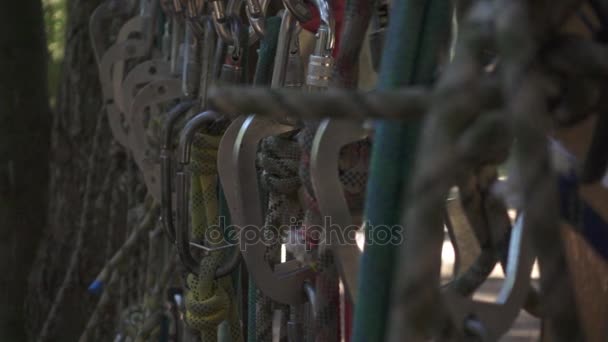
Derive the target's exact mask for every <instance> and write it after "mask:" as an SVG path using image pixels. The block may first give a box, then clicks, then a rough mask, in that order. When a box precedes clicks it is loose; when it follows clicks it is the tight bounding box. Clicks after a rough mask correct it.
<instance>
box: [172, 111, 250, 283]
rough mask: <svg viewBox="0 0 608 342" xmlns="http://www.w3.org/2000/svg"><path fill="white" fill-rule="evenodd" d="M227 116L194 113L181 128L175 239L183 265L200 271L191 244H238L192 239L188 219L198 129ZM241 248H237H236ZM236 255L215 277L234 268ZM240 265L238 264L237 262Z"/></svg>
mask: <svg viewBox="0 0 608 342" xmlns="http://www.w3.org/2000/svg"><path fill="white" fill-rule="evenodd" d="M223 120H225V119H224V118H223V116H222V115H220V114H218V113H216V112H213V111H207V112H203V113H201V114H198V115H196V116H195V117H193V118H192V119H191V120H190V121H188V123H187V124H186V126H185V127H184V129H183V130H182V132H181V135H180V139H179V157H178V159H177V162H178V164H177V172H176V181H175V188H176V224H177V229H176V235H177V236H176V238H177V240H176V242H177V250H178V253H179V256H180V259H181V261H182V263H183V265H184V266H185V267H186V269H188V271H189V272H191V273H194V274H198V272H199V271H198V267H199V265H200V263H199V261H198V260H197V259H196V258H195V257H194V256H193V255H192V252H191V250H190V248H191V247H195V248H197V249H200V250H203V251H204V252H205V253H213V252H217V251H222V250H225V249H227V248H231V247H235V246H234V245H232V244H225V245H222V246H214V247H208V246H206V245H205V244H204V243H199V242H193V241H190V236H189V234H188V227H189V224H188V222H189V219H188V217H189V216H188V208H189V206H188V203H189V200H188V194H189V192H188V191H187V185H188V176H189V174H188V172H187V171H186V169H187V167H188V165H189V164H190V162H191V154H192V144H193V141H194V137H195V135H196V133H198V132H200V131H205V130H207V129H209V128H210V127H212V126H214V125H219V126H222V125H225V123H222V121H223ZM237 251H238V249H237ZM232 260H233V258H229V261H228V262H227V264H230V267H220V268H218V270H216V273H215V277H216V278H221V277H224V276H226V275H228V274H230V272H232V271H233V269H234V267H235V265H233V264H232ZM237 265H238V264H237Z"/></svg>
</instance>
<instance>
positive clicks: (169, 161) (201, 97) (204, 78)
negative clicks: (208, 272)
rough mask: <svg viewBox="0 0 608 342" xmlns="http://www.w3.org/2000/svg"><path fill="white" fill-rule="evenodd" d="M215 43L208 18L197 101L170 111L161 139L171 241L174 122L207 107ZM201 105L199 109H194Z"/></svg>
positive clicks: (164, 216)
mask: <svg viewBox="0 0 608 342" xmlns="http://www.w3.org/2000/svg"><path fill="white" fill-rule="evenodd" d="M214 44H215V32H214V31H213V27H212V24H211V23H210V21H209V20H207V22H206V29H205V33H204V39H203V46H205V47H209V48H208V49H206V50H205V51H203V56H201V57H202V58H201V60H202V62H201V66H202V69H203V70H202V72H203V74H202V75H201V84H200V86H199V88H200V89H199V94H198V101H197V100H185V101H182V102H180V103H178V104H177V105H176V106H175V107H174V108H173V109H171V111H169V113H168V115H167V118H166V120H165V122H164V125H163V133H162V138H163V139H162V142H161V150H160V162H161V213H162V217H161V219H162V221H163V223H164V228H165V231H166V232H167V236H168V237H169V240H170V241H171V242H172V243H176V240H177V233H176V229H175V226H174V224H173V222H174V221H173V219H174V218H173V209H174V208H173V188H172V183H173V180H172V177H173V172H174V166H173V160H174V158H175V157H174V155H173V150H174V149H173V131H174V127H175V125H176V124H177V123H178V122H179V120H180V119H182V118H183V117H184V116H185V115H186V114H187V113H189V112H190V111H191V110H192V109H200V108H202V107H203V108H204V107H205V106H206V89H207V83H209V81H210V79H211V78H210V72H209V71H210V68H211V59H212V57H211V56H212V55H213V47H214ZM195 107H198V108H195Z"/></svg>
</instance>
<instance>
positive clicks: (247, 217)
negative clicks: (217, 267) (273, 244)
mask: <svg viewBox="0 0 608 342" xmlns="http://www.w3.org/2000/svg"><path fill="white" fill-rule="evenodd" d="M293 130H295V128H294V127H293V126H287V125H283V124H279V123H276V122H272V121H269V120H267V119H264V118H260V117H256V116H254V115H252V116H250V117H248V118H247V119H245V121H244V123H243V125H242V127H241V128H240V131H239V134H238V136H237V139H236V141H235V144H234V145H233V146H234V150H233V158H234V159H233V168H234V169H235V170H236V172H235V174H236V178H235V179H233V180H232V182H234V184H233V185H232V189H233V191H232V193H233V194H236V195H238V197H237V198H235V199H234V200H236V204H237V210H236V211H237V212H238V213H240V214H241V215H239V217H237V219H238V221H234V220H233V221H234V223H235V224H236V225H237V226H238V227H241V229H248V228H253V229H254V235H255V238H254V241H253V242H252V243H249V241H248V240H246V241H243V239H241V241H240V243H241V250H242V252H243V256H244V259H245V262H246V263H247V269H248V270H249V272H250V275H251V277H252V278H253V279H254V281H255V282H256V285H257V286H258V288H259V289H260V290H261V291H262V292H264V293H265V294H266V295H267V296H269V297H270V298H272V299H273V300H275V301H277V302H280V303H283V304H290V305H297V304H302V303H304V302H305V301H306V296H305V293H304V291H303V284H304V281H305V280H307V279H310V278H311V277H312V275H313V273H312V269H311V268H310V267H309V266H302V265H300V262H299V261H297V260H291V261H287V262H285V263H282V264H277V265H274V269H273V267H271V266H270V265H269V264H268V263H267V262H264V260H265V254H266V245H265V243H264V242H263V241H262V239H261V238H260V236H259V234H257V233H259V232H260V229H259V228H261V227H263V226H264V217H263V216H262V208H261V206H260V200H259V199H260V190H259V184H258V176H257V169H256V158H257V151H258V144H259V143H260V142H261V141H262V139H264V138H266V137H269V136H273V135H279V134H283V133H287V132H290V131H293ZM225 176H226V175H224V177H225ZM235 180H236V181H235ZM223 184H226V182H223ZM247 232H248V231H245V232H243V231H241V234H240V236H241V237H243V236H245V237H246V236H247Z"/></svg>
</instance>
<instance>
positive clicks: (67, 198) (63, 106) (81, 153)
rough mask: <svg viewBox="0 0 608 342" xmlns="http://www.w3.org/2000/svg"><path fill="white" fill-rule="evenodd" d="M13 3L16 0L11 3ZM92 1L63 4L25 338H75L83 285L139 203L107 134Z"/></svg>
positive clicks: (84, 299) (127, 165) (92, 302)
mask: <svg viewBox="0 0 608 342" xmlns="http://www.w3.org/2000/svg"><path fill="white" fill-rule="evenodd" d="M13 2H17V1H13ZM101 2H102V1H100V0H87V1H85V0H71V1H69V2H68V13H67V15H68V21H67V30H66V47H65V49H66V50H65V57H64V62H63V66H62V76H61V81H60V89H59V91H58V98H57V109H56V114H55V116H54V120H53V125H52V136H51V151H52V152H51V156H50V158H51V160H50V165H51V168H50V189H49V194H50V196H49V201H48V203H49V208H48V211H47V213H48V224H47V227H46V229H45V231H44V235H43V239H42V242H41V244H40V248H39V249H38V255H37V258H36V261H35V263H34V266H33V271H32V273H31V276H30V281H29V296H28V301H27V311H28V319H29V329H28V331H29V333H30V334H31V336H30V337H36V338H37V340H39V341H77V340H78V338H79V336H80V335H81V333H82V332H83V330H84V327H85V324H86V323H87V321H88V319H89V317H90V315H91V312H92V311H93V310H94V308H95V306H96V304H97V300H98V298H97V297H95V296H93V295H91V294H89V293H88V292H87V287H88V286H89V284H90V283H91V281H93V280H94V279H95V276H96V275H97V273H98V272H99V271H100V270H101V267H102V266H103V264H104V263H105V261H106V260H107V259H108V258H109V257H110V255H111V253H113V252H114V250H115V249H116V247H117V243H118V242H119V241H124V239H125V234H126V226H127V212H128V208H129V207H131V206H135V205H136V204H137V203H140V202H141V196H136V195H135V190H134V189H135V188H136V186H137V184H138V182H136V180H135V179H136V178H137V177H136V176H135V171H134V168H133V167H132V162H131V161H130V160H129V159H128V158H126V155H125V153H124V151H123V149H122V148H120V147H119V146H118V145H117V144H116V143H115V141H114V139H113V138H112V135H111V132H110V129H109V126H108V123H107V119H106V114H105V111H103V110H102V103H101V99H102V96H101V89H100V85H99V78H98V72H97V66H96V62H95V57H94V54H93V49H92V46H91V41H90V39H89V32H88V27H89V17H90V15H91V14H92V12H93V10H95V8H96V7H97V6H98V5H99V4H100V3H101Z"/></svg>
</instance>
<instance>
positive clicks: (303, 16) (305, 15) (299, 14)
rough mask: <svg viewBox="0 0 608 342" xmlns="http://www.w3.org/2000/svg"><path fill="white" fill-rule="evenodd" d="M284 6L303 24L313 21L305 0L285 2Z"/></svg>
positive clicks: (284, 0) (287, 0)
mask: <svg viewBox="0 0 608 342" xmlns="http://www.w3.org/2000/svg"><path fill="white" fill-rule="evenodd" d="M283 5H284V6H285V8H287V10H288V11H289V12H290V13H291V15H292V16H293V17H294V18H296V20H297V21H299V22H301V23H305V22H307V21H310V20H311V19H312V13H311V12H310V9H309V8H308V6H307V5H306V3H305V2H304V1H303V0H283Z"/></svg>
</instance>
